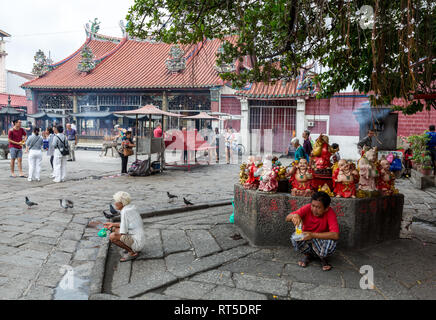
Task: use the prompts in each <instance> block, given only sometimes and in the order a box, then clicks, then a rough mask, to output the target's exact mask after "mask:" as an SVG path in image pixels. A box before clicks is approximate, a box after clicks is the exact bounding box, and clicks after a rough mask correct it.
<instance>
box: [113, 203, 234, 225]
mask: <svg viewBox="0 0 436 320" xmlns="http://www.w3.org/2000/svg"><path fill="white" fill-rule="evenodd" d="M231 204H232V199H225V200H220V201H216V202H209V203H204V204H196V205H193V206H183V207H176V208H174V207H170V208H165V209H162V210H151V211H146V212H143V213H141V214H140V215H141V218H151V217H156V216H164V215H169V214H175V213H182V212H187V211H196V210H203V209H208V208H213V207H221V206H227V205H231ZM119 221H120V218H119V217H116V218H112V222H119Z"/></svg>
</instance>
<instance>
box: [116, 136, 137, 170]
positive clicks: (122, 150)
mask: <svg viewBox="0 0 436 320" xmlns="http://www.w3.org/2000/svg"><path fill="white" fill-rule="evenodd" d="M117 143H118V145H119V146H118V153H119V155H120V158H121V174H127V163H128V162H129V156H131V155H132V154H133V147H134V146H135V144H134V143H133V139H132V132H131V131H126V133H125V136H124V137H123V136H121V137H119V138H118V141H117Z"/></svg>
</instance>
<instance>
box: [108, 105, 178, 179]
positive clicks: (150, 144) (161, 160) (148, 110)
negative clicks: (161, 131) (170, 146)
mask: <svg viewBox="0 0 436 320" xmlns="http://www.w3.org/2000/svg"><path fill="white" fill-rule="evenodd" d="M114 113H115V114H120V115H135V116H136V123H135V126H136V127H135V134H136V135H135V140H136V141H135V145H136V152H135V161H137V160H138V155H147V162H148V163H147V168H146V169H147V170H149V171H150V172H157V171H158V172H162V170H163V169H164V166H165V143H164V137H163V136H162V137H160V138H155V137H154V134H153V127H152V125H151V120H152V116H153V115H159V116H161V117H162V122H161V123H163V117H164V116H167V117H180V115H178V114H175V113H171V112H167V111H163V110H160V109H159V108H157V107H156V106H154V105H151V104H149V105H146V106H143V107H141V108H139V109H137V110H128V111H119V112H114ZM141 115H146V116H147V118H148V123H149V125H148V127H146V129H145V130H144V131H141V133H140V135H138V117H139V116H141ZM153 154H156V155H157V161H155V162H152V159H151V158H152V155H153ZM156 163H158V165H154V164H156Z"/></svg>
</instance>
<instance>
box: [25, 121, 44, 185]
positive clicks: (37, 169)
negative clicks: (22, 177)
mask: <svg viewBox="0 0 436 320" xmlns="http://www.w3.org/2000/svg"><path fill="white" fill-rule="evenodd" d="M42 144H43V139H42V137H41V136H40V135H39V128H37V127H35V128H34V129H33V133H32V135H31V136H30V137H29V138H28V139H27V141H26V151H25V152H26V153H27V152H28V153H29V158H28V162H29V176H28V178H27V181H32V180H33V181H35V180H36V181H41V179H40V173H41V161H42Z"/></svg>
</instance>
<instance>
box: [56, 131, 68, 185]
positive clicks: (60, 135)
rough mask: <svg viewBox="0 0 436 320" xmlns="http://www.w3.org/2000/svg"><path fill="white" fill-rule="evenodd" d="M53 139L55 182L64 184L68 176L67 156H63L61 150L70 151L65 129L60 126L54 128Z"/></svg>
mask: <svg viewBox="0 0 436 320" xmlns="http://www.w3.org/2000/svg"><path fill="white" fill-rule="evenodd" d="M54 132H55V133H56V134H55V136H54V138H53V149H54V154H53V156H54V158H53V174H54V180H53V182H61V181H62V182H64V181H65V176H66V174H67V155H62V153H61V149H68V141H67V138H66V137H65V135H64V127H62V126H61V125H58V126H57V127H55V128H54Z"/></svg>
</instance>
